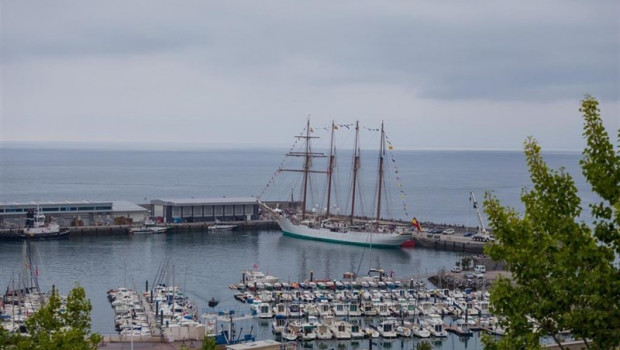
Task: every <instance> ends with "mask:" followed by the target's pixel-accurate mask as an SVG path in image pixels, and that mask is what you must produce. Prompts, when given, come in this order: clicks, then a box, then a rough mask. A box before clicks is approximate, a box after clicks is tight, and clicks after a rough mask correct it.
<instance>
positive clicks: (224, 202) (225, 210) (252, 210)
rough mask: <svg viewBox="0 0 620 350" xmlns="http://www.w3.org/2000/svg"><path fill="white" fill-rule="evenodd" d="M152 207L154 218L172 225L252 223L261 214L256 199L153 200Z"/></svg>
mask: <svg viewBox="0 0 620 350" xmlns="http://www.w3.org/2000/svg"><path fill="white" fill-rule="evenodd" d="M150 205H151V212H152V215H153V216H154V217H162V218H164V221H165V222H170V223H186V222H207V221H208V222H214V221H218V220H219V221H252V220H258V219H259V214H260V213H259V208H258V201H257V200H256V198H254V197H238V198H232V197H231V198H228V197H220V198H180V199H153V200H151V202H150Z"/></svg>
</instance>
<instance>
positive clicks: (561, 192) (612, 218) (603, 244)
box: [484, 96, 620, 349]
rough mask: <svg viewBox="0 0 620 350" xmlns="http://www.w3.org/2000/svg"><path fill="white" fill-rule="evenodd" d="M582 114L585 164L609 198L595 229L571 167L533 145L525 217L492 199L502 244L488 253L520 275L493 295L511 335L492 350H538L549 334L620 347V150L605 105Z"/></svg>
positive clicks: (589, 106)
mask: <svg viewBox="0 0 620 350" xmlns="http://www.w3.org/2000/svg"><path fill="white" fill-rule="evenodd" d="M580 111H581V112H582V113H583V114H584V134H583V135H584V137H585V138H586V141H587V146H586V149H585V150H584V152H583V159H582V161H581V162H580V164H581V167H582V169H583V172H584V175H585V177H586V179H587V181H588V182H589V183H590V184H591V185H592V190H593V192H595V193H596V194H598V195H599V196H600V198H601V202H600V203H597V204H595V205H592V206H591V210H592V217H593V223H592V224H591V226H590V225H588V224H586V223H585V222H583V221H581V220H580V219H579V217H580V215H581V210H582V208H581V201H580V198H579V197H578V195H577V188H576V186H575V184H574V181H573V179H572V178H571V176H570V175H569V174H567V173H566V172H565V171H564V169H563V168H561V169H559V171H556V170H553V169H549V168H548V167H547V165H546V163H545V162H544V160H543V157H542V154H541V149H540V146H539V145H538V144H537V142H536V141H535V140H534V139H533V138H528V140H527V141H526V142H525V155H526V162H527V165H528V168H529V173H530V178H531V181H532V183H533V188H532V189H531V190H529V191H528V190H525V189H524V190H523V192H522V195H521V200H522V202H523V203H524V205H525V212H524V214H523V215H522V216H521V215H519V214H518V213H517V212H516V211H515V210H514V209H512V208H507V207H502V206H501V204H500V202H499V200H498V199H497V198H496V197H495V196H492V195H491V194H486V196H485V207H486V212H487V214H488V216H489V221H490V223H491V226H492V227H493V233H494V234H495V236H496V238H497V239H498V240H497V241H496V243H494V244H492V245H488V246H487V247H486V248H485V252H486V253H487V254H489V255H490V256H491V257H492V258H493V259H495V260H505V261H506V263H507V265H508V267H509V269H510V271H511V272H512V280H509V279H506V278H500V279H498V280H497V281H496V283H495V284H494V286H493V287H492V289H491V304H492V307H493V309H494V311H495V312H496V313H497V314H499V315H502V316H503V317H505V323H506V324H505V325H506V326H507V332H506V336H505V337H503V338H502V339H501V340H499V341H498V342H495V341H494V340H493V339H492V338H490V337H485V339H484V342H485V345H486V348H487V349H524V348H525V349H537V348H540V339H541V337H543V336H547V335H548V336H551V337H552V338H553V339H554V341H555V342H556V343H558V344H560V343H561V337H560V334H561V332H563V331H565V330H570V331H571V332H572V334H573V335H574V336H575V337H576V338H577V339H581V340H583V341H584V342H585V346H586V348H588V349H610V348H612V347H614V346H618V345H619V344H620V336H618V330H619V329H620V311H619V310H620V308H619V304H618V300H620V271H619V269H618V266H617V265H614V260H615V259H618V253H620V250H619V247H620V241H619V237H620V231H619V227H620V216H619V213H620V151H614V146H613V145H612V143H611V142H610V141H609V137H608V135H607V132H606V131H605V128H604V127H603V125H602V121H601V118H600V116H599V112H600V111H599V109H598V102H597V101H596V100H595V99H594V98H592V97H590V96H586V97H585V99H584V100H583V101H582V107H581V109H580ZM618 138H619V140H620V130H619V133H618Z"/></svg>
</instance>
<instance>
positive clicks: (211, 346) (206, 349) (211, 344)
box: [202, 336, 217, 350]
mask: <svg viewBox="0 0 620 350" xmlns="http://www.w3.org/2000/svg"><path fill="white" fill-rule="evenodd" d="M215 349H217V342H216V341H215V337H212V336H205V338H204V340H203V342H202V350H215Z"/></svg>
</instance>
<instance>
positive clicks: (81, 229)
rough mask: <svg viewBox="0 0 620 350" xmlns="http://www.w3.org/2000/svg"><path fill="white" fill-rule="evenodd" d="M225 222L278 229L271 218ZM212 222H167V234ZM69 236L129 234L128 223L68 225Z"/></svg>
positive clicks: (248, 227) (203, 227) (241, 226)
mask: <svg viewBox="0 0 620 350" xmlns="http://www.w3.org/2000/svg"><path fill="white" fill-rule="evenodd" d="M226 223H227V224H234V225H237V226H238V230H242V231H245V230H259V229H278V224H277V223H276V222H275V221H271V220H258V221H239V222H236V221H230V222H228V221H227V222H226ZM210 225H213V223H212V222H194V223H182V224H168V232H167V233H168V234H170V233H172V234H174V233H186V232H206V231H208V229H209V226H210ZM67 229H70V230H71V232H70V233H69V235H70V236H73V237H79V236H114V235H127V234H129V229H130V226H129V225H110V226H69V227H67Z"/></svg>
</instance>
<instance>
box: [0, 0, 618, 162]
mask: <svg viewBox="0 0 620 350" xmlns="http://www.w3.org/2000/svg"><path fill="white" fill-rule="evenodd" d="M0 6H1V39H2V42H1V49H2V52H1V60H2V71H1V73H2V75H1V80H0V83H1V86H0V87H1V90H0V97H1V100H0V103H1V106H0V108H1V109H0V140H1V141H2V143H3V144H7V143H11V142H64V143H78V144H81V143H85V144H91V143H92V144H95V143H103V144H107V145H124V144H142V145H148V147H164V148H165V147H169V146H167V145H170V147H173V146H175V145H176V146H179V145H204V146H205V147H220V146H241V147H245V146H251V147H255V146H280V145H290V144H291V143H292V142H293V136H294V135H296V134H299V133H300V131H301V130H302V129H303V128H304V126H305V123H306V120H307V118H308V117H309V118H310V120H311V123H312V125H317V126H323V125H327V124H328V123H329V122H330V121H331V120H336V121H337V122H339V123H349V122H353V121H355V120H359V121H360V123H362V124H363V125H366V126H368V127H378V126H379V124H380V123H381V121H384V122H385V128H386V132H387V134H388V136H389V138H390V140H391V141H392V143H393V144H394V147H396V148H400V149H521V148H522V146H523V142H524V141H525V139H526V138H527V137H528V136H533V137H534V138H536V139H537V140H538V142H539V143H540V145H541V146H542V147H543V149H549V150H580V149H582V148H583V146H584V144H585V143H584V141H583V137H582V117H581V115H580V113H579V105H580V101H581V99H582V98H583V97H584V95H585V94H590V95H592V96H594V97H595V98H597V99H598V101H599V102H600V108H601V114H602V116H603V119H604V122H605V126H606V127H607V130H608V131H609V132H610V136H611V137H612V140H616V135H617V130H618V129H619V128H620V25H619V22H620V21H618V18H619V15H620V2H619V1H617V0H597V1H574V0H545V1H522V0H507V1H479V0H471V1H450V0H446V1H415V0H411V1H390V2H383V1H368V0H360V1H304V2H299V1H298V2H296V1H271V0H265V1H236V0H232V1H231V0H227V1H204V0H200V1H192V0H187V1H158V0H148V1H147V0H144V1H134V0H124V1H77V0H75V1H62V0H59V1H21V0H2V1H1V2H0Z"/></svg>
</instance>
